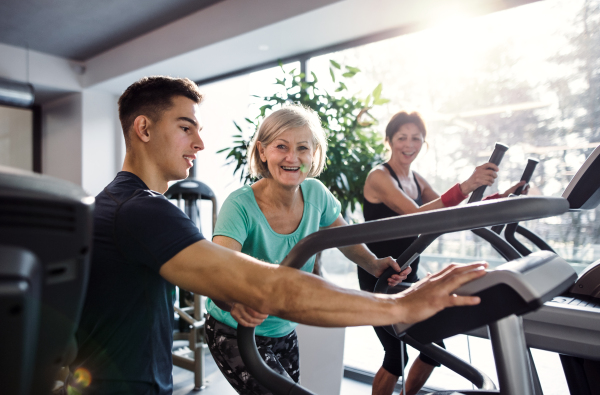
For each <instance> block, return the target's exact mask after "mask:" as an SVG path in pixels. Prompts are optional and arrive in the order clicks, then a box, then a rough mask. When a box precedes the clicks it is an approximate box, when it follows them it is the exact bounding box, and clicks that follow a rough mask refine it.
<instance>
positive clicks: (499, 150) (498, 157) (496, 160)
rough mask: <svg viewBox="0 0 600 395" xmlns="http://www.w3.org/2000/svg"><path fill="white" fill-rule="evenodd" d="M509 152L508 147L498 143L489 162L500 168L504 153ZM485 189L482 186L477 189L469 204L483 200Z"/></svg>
mask: <svg viewBox="0 0 600 395" xmlns="http://www.w3.org/2000/svg"><path fill="white" fill-rule="evenodd" d="M507 150H508V145H506V144H502V143H496V145H495V146H494V151H493V152H492V155H491V156H490V159H489V160H488V162H491V163H493V164H495V165H496V166H499V165H500V162H502V158H504V153H505V152H506V151H507ZM485 188H486V186H485V185H482V186H480V187H479V188H477V189H476V190H475V191H474V192H473V193H472V194H471V198H470V199H469V203H473V202H478V201H480V200H481V199H482V198H483V192H485Z"/></svg>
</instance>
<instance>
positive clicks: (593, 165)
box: [562, 146, 600, 210]
mask: <svg viewBox="0 0 600 395" xmlns="http://www.w3.org/2000/svg"><path fill="white" fill-rule="evenodd" d="M562 197H564V198H565V199H567V200H568V201H569V208H570V210H589V209H593V208H596V207H597V206H598V203H600V146H598V147H596V149H595V150H594V152H592V154H591V155H590V156H588V158H587V159H586V160H585V162H584V163H583V165H582V166H581V167H580V168H579V170H577V173H576V174H575V176H574V177H573V179H572V180H571V182H569V185H567V189H565V191H564V192H563V195H562Z"/></svg>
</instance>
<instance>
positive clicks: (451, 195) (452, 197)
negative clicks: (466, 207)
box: [440, 183, 467, 207]
mask: <svg viewBox="0 0 600 395" xmlns="http://www.w3.org/2000/svg"><path fill="white" fill-rule="evenodd" d="M440 198H441V199H442V203H443V204H444V206H445V207H453V206H456V205H458V204H459V203H460V202H462V201H463V200H465V199H466V198H467V194H465V193H464V192H463V191H462V189H461V187H460V184H459V183H456V184H454V186H453V187H452V188H450V189H448V190H447V191H446V192H444V193H443V194H442V196H441V197H440Z"/></svg>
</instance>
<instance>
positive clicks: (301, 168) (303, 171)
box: [300, 163, 308, 173]
mask: <svg viewBox="0 0 600 395" xmlns="http://www.w3.org/2000/svg"><path fill="white" fill-rule="evenodd" d="M300 171H301V172H302V173H308V166H306V165H305V164H304V163H302V164H301V165H300Z"/></svg>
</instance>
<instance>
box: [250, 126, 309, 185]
mask: <svg viewBox="0 0 600 395" xmlns="http://www.w3.org/2000/svg"><path fill="white" fill-rule="evenodd" d="M259 153H260V159H261V160H262V161H263V162H265V161H266V162H267V166H268V168H269V173H270V176H271V177H270V178H272V179H273V180H274V181H276V182H277V183H278V184H281V185H283V186H289V187H291V186H298V185H300V184H301V183H302V181H304V180H305V179H306V175H307V174H308V172H309V170H310V168H311V166H312V162H313V157H314V154H315V149H314V145H313V134H312V132H311V131H310V129H309V128H308V127H303V128H295V129H289V130H286V131H285V132H283V133H281V134H280V135H279V136H277V137H276V138H275V140H273V141H272V142H271V143H269V145H267V146H266V147H264V146H263V145H262V144H261V145H260V147H259Z"/></svg>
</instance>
